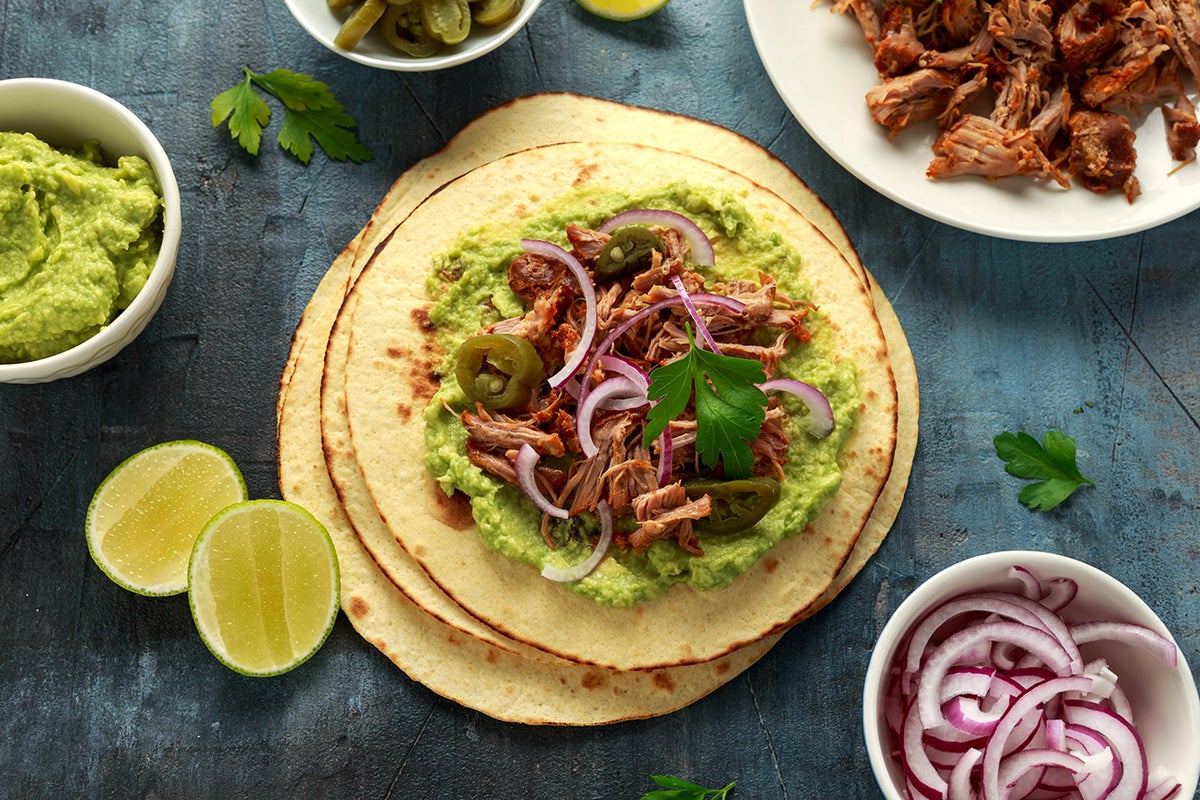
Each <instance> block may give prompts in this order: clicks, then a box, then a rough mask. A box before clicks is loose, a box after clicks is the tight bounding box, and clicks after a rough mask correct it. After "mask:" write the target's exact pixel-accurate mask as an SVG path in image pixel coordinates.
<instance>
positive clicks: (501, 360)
mask: <svg viewBox="0 0 1200 800" xmlns="http://www.w3.org/2000/svg"><path fill="white" fill-rule="evenodd" d="M454 376H455V377H456V378H457V379H458V385H459V386H461V387H462V390H463V391H464V392H465V393H466V395H467V397H468V398H470V399H471V400H472V401H475V402H478V403H481V404H482V405H483V407H484V408H486V409H488V410H500V409H509V408H521V407H522V406H525V405H528V403H529V400H530V398H532V397H533V390H534V388H535V387H536V386H537V385H538V384H539V383H540V382H541V380H542V358H541V356H539V355H538V354H537V350H535V349H534V347H533V345H531V344H530V343H529V342H528V341H526V340H525V339H522V338H521V337H520V336H513V335H512V334H508V333H487V334H483V335H481V336H472V337H471V338H470V339H467V340H466V341H465V342H463V343H462V346H461V347H459V348H458V363H457V364H456V365H455V368H454Z"/></svg>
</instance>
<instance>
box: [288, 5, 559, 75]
mask: <svg viewBox="0 0 1200 800" xmlns="http://www.w3.org/2000/svg"><path fill="white" fill-rule="evenodd" d="M286 3H287V7H288V10H289V11H290V12H291V13H292V16H293V17H295V18H296V21H297V22H299V23H300V25H301V27H303V28H304V29H305V30H306V31H308V33H309V34H310V35H311V36H312V37H313V38H314V39H316V40H317V41H318V42H320V43H321V44H323V45H325V46H326V47H328V48H329V49H330V50H332V51H334V52H335V53H338V54H339V55H342V56H344V57H346V58H348V59H350V60H351V61H357V62H359V63H360V64H366V65H368V66H372V67H378V68H380V69H391V70H400V71H412V72H421V71H427V70H435V69H444V68H446V67H453V66H455V65H458V64H463V63H465V62H467V61H471V60H472V59H475V58H478V57H479V56H482V55H483V54H485V53H489V52H491V51H492V50H494V49H495V48H497V47H499V46H500V45H502V44H504V43H505V42H506V41H508V40H509V39H510V38H512V36H513V35H514V34H516V32H517V31H519V30H520V29H521V28H523V27H524V26H525V23H526V22H528V21H529V18H530V17H531V16H532V15H533V12H534V11H536V10H537V7H538V5H540V3H541V0H286Z"/></svg>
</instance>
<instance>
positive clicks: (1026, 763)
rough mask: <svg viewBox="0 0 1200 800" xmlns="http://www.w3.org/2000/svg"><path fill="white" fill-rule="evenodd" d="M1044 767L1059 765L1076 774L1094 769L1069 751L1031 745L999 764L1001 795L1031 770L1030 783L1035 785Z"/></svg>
mask: <svg viewBox="0 0 1200 800" xmlns="http://www.w3.org/2000/svg"><path fill="white" fill-rule="evenodd" d="M1046 767H1059V768H1061V769H1065V770H1069V771H1070V772H1074V773H1076V774H1087V773H1088V772H1091V771H1093V770H1094V767H1092V768H1089V767H1088V764H1087V763H1085V762H1084V761H1083V759H1081V758H1079V757H1078V756H1075V755H1072V754H1070V753H1065V752H1063V751H1061V750H1054V749H1051V748H1042V747H1031V748H1029V749H1027V750H1022V751H1021V752H1019V753H1014V754H1013V755H1011V756H1009V757H1008V758H1007V759H1005V760H1004V763H1003V764H1002V765H1001V767H1000V779H999V780H1000V788H1001V790H1002V791H1003V796H1004V797H1008V796H1009V794H1010V792H1011V790H1012V789H1013V787H1014V785H1015V784H1016V783H1017V781H1018V780H1020V779H1021V778H1022V777H1023V776H1026V775H1028V774H1030V772H1031V771H1033V770H1037V772H1036V773H1034V778H1033V779H1032V781H1031V783H1033V784H1034V785H1035V786H1036V785H1037V783H1039V782H1040V781H1041V777H1042V775H1044V774H1045V771H1046ZM1013 793H1017V792H1013ZM1020 794H1024V793H1023V792H1022V793H1020Z"/></svg>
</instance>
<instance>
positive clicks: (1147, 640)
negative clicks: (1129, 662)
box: [1071, 622, 1179, 667]
mask: <svg viewBox="0 0 1200 800" xmlns="http://www.w3.org/2000/svg"><path fill="white" fill-rule="evenodd" d="M1071 635H1072V636H1074V637H1075V641H1077V642H1078V643H1079V644H1088V643H1090V642H1099V641H1110V642H1124V643H1126V644H1132V645H1134V646H1135V647H1140V648H1142V649H1143V650H1147V651H1149V652H1151V653H1153V654H1154V655H1155V656H1157V657H1158V658H1159V659H1160V660H1161V661H1162V662H1163V663H1164V664H1166V665H1167V666H1168V667H1174V666H1175V665H1176V664H1177V663H1178V659H1179V651H1178V650H1177V649H1176V647H1175V643H1174V642H1172V641H1171V640H1170V639H1168V638H1167V637H1165V636H1163V635H1162V634H1160V633H1157V632H1155V631H1152V630H1150V629H1149V628H1146V627H1143V626H1142V625H1132V624H1126V623H1122V622H1081V623H1079V624H1078V625H1072V626H1071Z"/></svg>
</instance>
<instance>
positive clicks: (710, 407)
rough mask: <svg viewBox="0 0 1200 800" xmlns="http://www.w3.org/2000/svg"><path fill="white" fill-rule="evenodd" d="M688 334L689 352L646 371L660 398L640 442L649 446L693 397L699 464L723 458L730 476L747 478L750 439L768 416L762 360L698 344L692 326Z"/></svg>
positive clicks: (750, 462)
mask: <svg viewBox="0 0 1200 800" xmlns="http://www.w3.org/2000/svg"><path fill="white" fill-rule="evenodd" d="M687 334H688V344H689V345H690V347H689V349H688V352H687V355H685V356H683V357H682V358H678V359H676V360H674V361H672V362H671V363H669V364H663V365H661V366H658V367H655V368H654V369H652V370H651V371H650V390H649V396H650V399H651V400H657V401H659V402H658V403H656V404H654V405H653V406H651V408H650V411H649V412H648V413H647V415H646V423H647V424H646V430H645V434H644V435H643V442H644V443H645V445H646V446H647V447H649V446H650V443H651V442H653V441H654V440H655V439H657V438H658V437H659V435H661V434H662V432H663V431H664V430H666V428H667V424H668V423H670V421H671V420H672V419H675V418H676V417H678V416H679V415H680V414H682V413H683V412H684V410H686V409H687V405H688V402H689V401H690V400H692V399H693V397H694V398H695V408H696V451H697V452H698V453H699V454H700V461H701V463H703V464H704V466H706V467H708V468H709V469H713V468H715V467H716V466H717V463H718V462H721V463H723V464H724V465H725V476H726V477H727V478H729V479H731V480H735V479H739V478H748V477H750V471H751V468H752V467H753V466H754V453H753V452H752V451H751V450H750V445H749V442H751V441H753V440H755V439H757V438H758V435H759V432H760V431H761V430H762V424H763V420H764V419H765V418H766V411H765V409H766V406H767V396H766V395H765V394H764V393H763V391H762V389H759V388H758V384H760V383H762V382H763V381H765V380H766V379H767V378H766V371H765V370H764V369H763V365H762V363H761V362H758V361H754V360H752V359H749V358H738V357H736V356H727V355H723V354H721V353H713V352H710V351H708V350H703V349H701V348H700V347H698V346H697V345H696V340H695V339H694V338H693V336H692V329H691V327H690V326H689V327H688V328H687Z"/></svg>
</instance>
